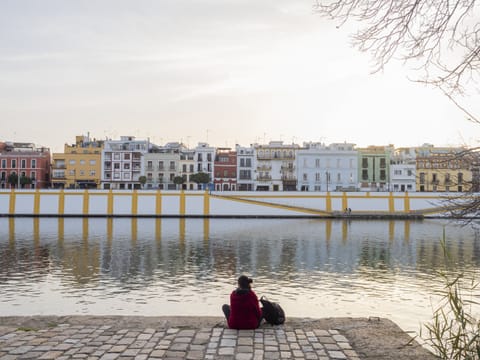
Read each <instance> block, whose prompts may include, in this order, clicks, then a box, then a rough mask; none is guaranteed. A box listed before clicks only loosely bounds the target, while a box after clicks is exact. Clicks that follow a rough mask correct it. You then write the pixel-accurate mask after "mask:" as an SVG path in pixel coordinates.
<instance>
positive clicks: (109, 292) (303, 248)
mask: <svg viewBox="0 0 480 360" xmlns="http://www.w3.org/2000/svg"><path fill="white" fill-rule="evenodd" d="M442 238H445V243H446V248H447V251H448V253H449V256H450V257H451V263H450V265H449V267H448V268H446V267H445V256H444V253H443V247H442V245H441V240H442ZM0 254H1V257H0V298H1V299H2V300H1V302H0V313H1V314H3V315H71V314H76V315H82V314H84V315H103V314H109V315H110V314H116V315H146V316H149V315H151V316H160V315H216V316H221V310H220V308H221V305H222V304H223V303H226V302H228V296H229V293H230V292H231V291H232V289H233V288H234V286H235V283H236V278H237V276H238V275H239V274H243V273H245V274H247V275H249V276H251V277H252V278H253V279H254V282H253V287H254V290H255V291H256V292H257V294H258V295H259V296H261V295H266V296H267V297H268V298H269V299H271V300H274V301H278V302H280V304H281V305H282V307H283V308H284V309H285V312H286V314H287V317H288V316H292V317H312V318H322V317H340V316H342V317H343V316H349V317H370V316H373V317H377V316H378V317H387V318H389V319H391V320H393V321H394V322H396V323H397V324H398V325H399V326H400V327H402V328H403V329H404V330H406V331H412V332H417V331H418V330H419V328H420V326H421V324H422V323H425V322H426V321H428V320H430V319H431V316H432V312H433V308H435V306H436V305H437V304H438V301H439V299H440V296H441V293H442V289H443V287H444V280H442V278H441V276H439V272H447V273H448V274H450V275H451V276H455V275H456V274H459V273H464V274H465V276H466V278H468V279H472V278H477V279H478V276H479V273H480V237H479V234H478V233H477V231H475V230H474V228H473V227H472V226H465V225H464V224H461V223H456V222H450V221H447V220H422V221H375V220H350V221H349V220H312V219H210V220H208V219H206V220H204V219H126V218H122V219H106V218H90V219H87V218H85V219H82V218H66V219H58V218H28V217H27V218H6V217H4V218H0ZM473 295H474V296H478V295H480V293H476V294H473ZM477 310H478V309H473V311H474V312H476V311H477Z"/></svg>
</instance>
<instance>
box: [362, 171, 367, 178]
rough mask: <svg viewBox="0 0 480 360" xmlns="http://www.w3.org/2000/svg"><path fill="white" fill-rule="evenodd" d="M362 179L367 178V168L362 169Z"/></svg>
mask: <svg viewBox="0 0 480 360" xmlns="http://www.w3.org/2000/svg"><path fill="white" fill-rule="evenodd" d="M362 180H368V170H362Z"/></svg>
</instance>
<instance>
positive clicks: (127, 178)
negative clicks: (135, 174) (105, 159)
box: [123, 172, 130, 180]
mask: <svg viewBox="0 0 480 360" xmlns="http://www.w3.org/2000/svg"><path fill="white" fill-rule="evenodd" d="M123 178H124V179H125V180H130V173H129V172H126V173H123Z"/></svg>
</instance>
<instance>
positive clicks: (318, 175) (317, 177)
mask: <svg viewBox="0 0 480 360" xmlns="http://www.w3.org/2000/svg"><path fill="white" fill-rule="evenodd" d="M320 180H321V178H320V173H315V181H320Z"/></svg>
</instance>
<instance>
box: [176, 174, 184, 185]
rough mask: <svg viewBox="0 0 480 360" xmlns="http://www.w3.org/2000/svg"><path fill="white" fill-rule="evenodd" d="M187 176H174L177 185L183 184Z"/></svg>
mask: <svg viewBox="0 0 480 360" xmlns="http://www.w3.org/2000/svg"><path fill="white" fill-rule="evenodd" d="M185 180H186V178H185V175H183V176H175V177H174V178H173V183H174V184H176V185H182V184H183V183H184V182H185Z"/></svg>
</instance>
